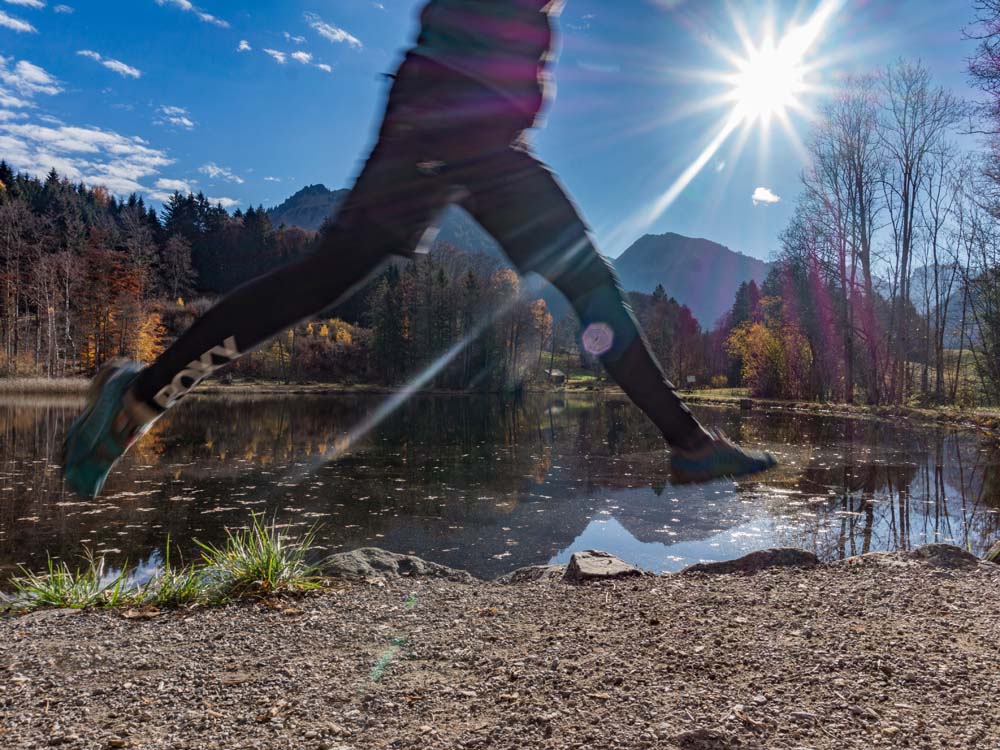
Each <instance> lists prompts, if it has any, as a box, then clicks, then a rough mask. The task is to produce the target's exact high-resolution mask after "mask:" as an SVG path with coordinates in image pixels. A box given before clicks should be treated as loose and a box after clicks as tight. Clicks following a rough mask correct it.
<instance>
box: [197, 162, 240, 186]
mask: <svg viewBox="0 0 1000 750" xmlns="http://www.w3.org/2000/svg"><path fill="white" fill-rule="evenodd" d="M198 171H199V172H201V173H202V174H207V175H208V176H209V177H211V178H212V179H213V180H214V179H217V178H219V177H221V178H222V179H224V180H229V181H230V182H235V183H236V184H237V185H242V184H243V183H244V182H245V180H244V179H243V178H242V177H240V176H239V175H238V174H233V170H231V169H229V168H228V167H220V166H219V165H218V164H216V163H215V162H209V163H208V164H203V165H202V166H200V167H199V168H198Z"/></svg>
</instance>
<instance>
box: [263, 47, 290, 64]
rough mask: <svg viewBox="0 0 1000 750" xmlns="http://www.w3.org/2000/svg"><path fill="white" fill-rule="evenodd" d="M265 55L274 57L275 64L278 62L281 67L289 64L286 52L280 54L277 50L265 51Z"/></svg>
mask: <svg viewBox="0 0 1000 750" xmlns="http://www.w3.org/2000/svg"><path fill="white" fill-rule="evenodd" d="M264 54H265V55H270V56H271V57H273V58H274V60H275V62H277V63H278V64H279V65H284V64H285V63H286V62H288V55H286V54H285V53H284V52H279V51H278V50H276V49H265V50H264Z"/></svg>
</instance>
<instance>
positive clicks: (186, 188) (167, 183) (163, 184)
mask: <svg viewBox="0 0 1000 750" xmlns="http://www.w3.org/2000/svg"><path fill="white" fill-rule="evenodd" d="M156 188H157V190H165V191H167V192H168V193H170V194H173V193H175V192H176V193H180V194H182V195H187V194H188V193H193V192H194V191H193V190H192V189H191V185H190V183H188V182H186V181H185V180H168V179H165V178H163V177H161V178H160V179H158V180H157V181H156ZM160 200H163V199H162V198H161V199H160Z"/></svg>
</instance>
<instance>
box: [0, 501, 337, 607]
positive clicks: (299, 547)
mask: <svg viewBox="0 0 1000 750" xmlns="http://www.w3.org/2000/svg"><path fill="white" fill-rule="evenodd" d="M315 540H316V527H313V528H312V529H310V530H309V531H308V532H306V533H305V534H304V535H303V536H301V537H299V538H296V537H291V536H289V535H287V534H284V533H282V531H281V530H280V529H279V527H278V524H277V522H276V521H275V520H272V521H271V522H270V523H265V521H264V517H263V515H262V514H252V515H251V522H250V526H249V527H248V528H246V529H239V530H236V531H230V530H227V531H226V542H225V544H223V545H222V546H221V547H216V546H214V545H211V544H203V543H202V542H199V541H198V540H195V543H196V544H197V545H198V546H199V547H200V548H201V550H202V556H201V560H200V561H198V562H196V563H194V564H192V565H181V566H177V565H174V564H173V563H172V562H171V558H170V552H171V549H170V547H171V545H170V537H169V536H168V537H167V546H166V553H165V555H164V562H163V567H162V568H161V569H160V570H159V571H157V573H156V575H155V576H154V577H152V578H151V579H149V580H148V581H146V582H145V583H142V584H140V585H135V584H134V582H133V581H134V578H133V576H134V573H133V574H132V576H130V575H129V574H128V573H127V570H126V567H125V566H123V567H122V569H121V570H120V571H119V572H118V573H116V574H112V573H109V572H107V571H106V569H105V564H104V558H103V557H95V556H94V555H93V554H92V553H91V552H87V553H86V555H85V557H84V560H85V564H84V565H83V566H81V567H79V568H76V569H71V568H70V566H69V565H68V564H66V563H56V562H54V561H53V560H52V558H49V561H48V569H47V570H46V571H45V572H43V573H32V572H30V571H28V570H27V569H25V568H21V573H22V574H21V575H20V576H17V577H15V578H12V579H11V580H10V586H11V588H12V589H13V590H12V592H11V593H10V594H9V595H7V594H4V595H0V611H18V610H32V609H36V608H38V607H63V608H73V609H84V608H87V607H124V606H127V607H133V606H148V607H156V608H161V607H184V606H189V605H193V604H222V603H225V602H227V601H231V600H233V599H239V598H243V597H250V596H270V595H272V594H280V593H292V592H301V591H309V590H312V589H316V588H319V587H320V586H321V585H322V582H321V579H320V578H319V577H318V575H317V573H318V570H319V565H317V564H314V563H311V562H309V560H310V559H311V558H312V557H313V556H314V555H313V553H314V551H315Z"/></svg>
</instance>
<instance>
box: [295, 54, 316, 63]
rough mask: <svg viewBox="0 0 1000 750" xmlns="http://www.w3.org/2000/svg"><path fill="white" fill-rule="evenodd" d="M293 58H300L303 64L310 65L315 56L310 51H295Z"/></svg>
mask: <svg viewBox="0 0 1000 750" xmlns="http://www.w3.org/2000/svg"><path fill="white" fill-rule="evenodd" d="M292 59H293V60H298V61H299V62H300V63H302V64H303V65H308V64H309V63H311V62H312V59H313V56H312V55H310V54H309V53H308V52H293V53H292Z"/></svg>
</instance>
